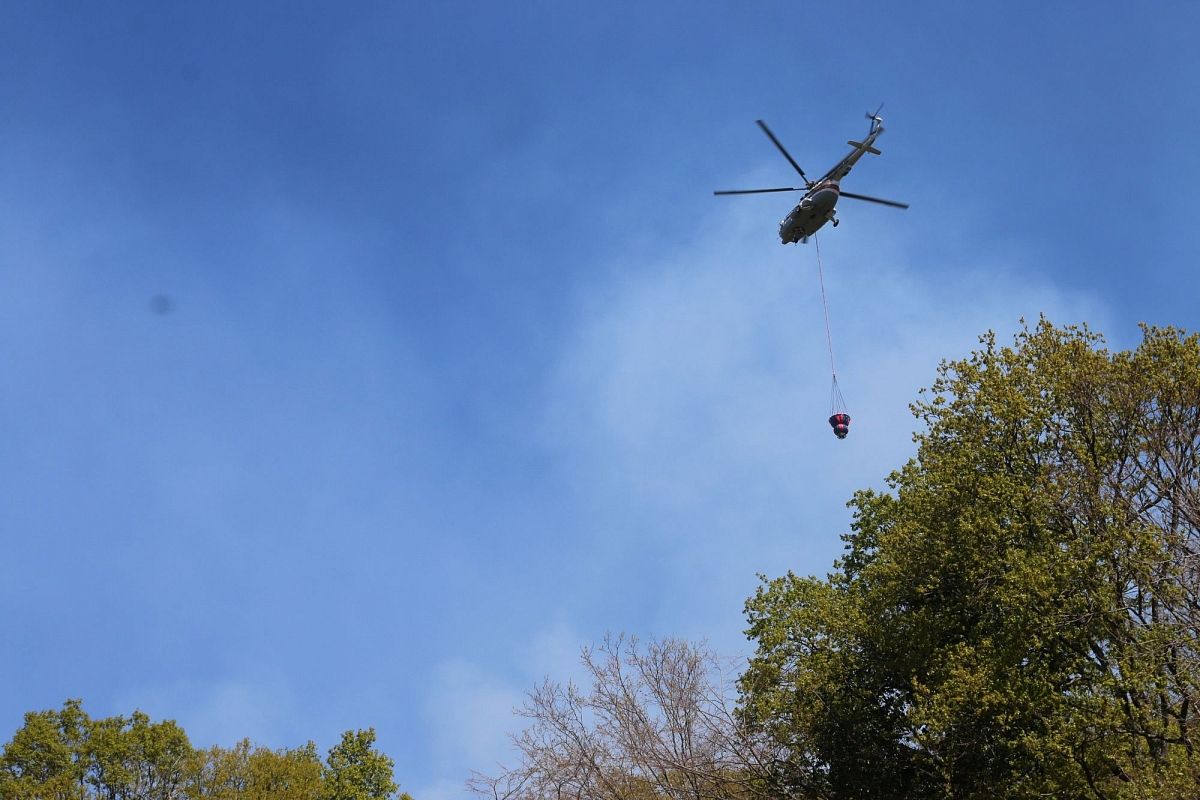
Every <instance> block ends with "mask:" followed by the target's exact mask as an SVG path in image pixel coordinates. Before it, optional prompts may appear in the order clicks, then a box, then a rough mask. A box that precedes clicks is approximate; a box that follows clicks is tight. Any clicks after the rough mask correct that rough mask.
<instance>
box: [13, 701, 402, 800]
mask: <svg viewBox="0 0 1200 800" xmlns="http://www.w3.org/2000/svg"><path fill="white" fill-rule="evenodd" d="M374 745H375V731H374V730H373V729H367V730H359V731H346V732H345V733H344V734H343V735H342V739H341V742H339V743H338V744H337V745H335V746H334V747H332V748H331V749H330V750H329V753H328V757H327V758H326V760H325V762H324V763H322V761H321V758H320V756H319V755H318V754H317V747H316V745H315V744H313V743H312V742H308V743H307V744H305V745H304V746H303V747H297V748H291V749H289V748H284V749H279V750H272V749H269V748H265V747H257V746H254V745H252V744H251V743H250V741H249V740H248V739H244V740H242V741H241V742H238V743H237V744H236V745H234V746H233V747H232V748H228V749H226V748H222V747H211V748H208V749H197V748H194V747H192V745H191V743H190V742H189V740H188V737H187V734H186V733H184V731H183V729H182V728H181V727H179V726H178V725H177V724H176V723H175V722H173V721H170V720H167V721H164V722H151V720H150V718H149V717H148V716H147V715H146V714H144V713H142V712H140V711H135V712H134V713H133V714H132V715H131V716H128V717H124V716H114V717H106V718H103V719H92V718H91V717H90V716H88V714H87V713H86V712H85V711H84V710H83V705H82V703H81V702H80V701H79V700H68V701H67V702H66V703H65V704H64V705H63V707H62V709H61V710H58V711H32V712H29V713H27V714H26V715H25V723H24V725H22V726H21V728H20V729H19V730H18V731H17V732H16V733H15V734H14V735H13V737H12V739H11V740H10V741H9V742H8V743H7V744H5V745H4V749H3V751H0V798H4V800H390V799H391V798H394V797H395V796H396V790H397V786H396V783H395V781H394V779H393V777H392V767H393V763H392V760H391V759H390V758H388V757H387V756H386V755H384V754H383V753H381V752H379V751H378V750H376V749H375V747H374ZM399 800H411V798H409V797H408V795H406V794H403V795H400V798H399Z"/></svg>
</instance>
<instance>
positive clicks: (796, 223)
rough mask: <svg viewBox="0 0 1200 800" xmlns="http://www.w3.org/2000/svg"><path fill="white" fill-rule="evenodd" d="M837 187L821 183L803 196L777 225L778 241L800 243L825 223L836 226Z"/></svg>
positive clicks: (833, 184) (827, 182) (834, 183)
mask: <svg viewBox="0 0 1200 800" xmlns="http://www.w3.org/2000/svg"><path fill="white" fill-rule="evenodd" d="M838 197H839V194H838V185H837V183H836V182H834V181H828V180H827V181H822V182H820V183H818V184H817V185H816V186H814V187H813V188H812V189H811V190H810V191H809V192H808V194H806V195H804V199H803V200H801V201H800V202H799V203H798V204H797V205H796V207H795V208H793V209H792V210H791V213H789V214H788V215H787V216H786V217H784V218H783V222H781V223H779V239H780V241H782V242H783V243H784V244H792V243H794V242H800V241H803V240H805V239H807V238H808V237H809V236H812V235H813V234H814V233H816V232H817V231H819V230H820V229H821V228H822V227H823V226H824V225H825V223H826V222H830V221H832V222H833V224H834V225H835V226H836V225H837V216H836V215H835V213H834V206H836V205H837V201H838Z"/></svg>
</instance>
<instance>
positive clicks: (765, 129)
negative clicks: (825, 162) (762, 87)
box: [755, 119, 810, 183]
mask: <svg viewBox="0 0 1200 800" xmlns="http://www.w3.org/2000/svg"><path fill="white" fill-rule="evenodd" d="M755 122H757V123H758V127H760V128H762V129H763V133H765V134H766V135H767V136H768V138H770V140H771V142H772V144H774V145H775V146H776V147H778V148H779V152H781V153H783V157H784V158H786V159H787V160H788V163H789V164H791V165H792V166H793V167H794V168H795V169H796V172H799V173H800V177H801V178H804V182H805V183H809V182H810V181H809V180H808V176H807V175H805V174H804V170H802V169H800V165H799V164H797V163H796V159H794V158H792V154H791V153H789V152H788V151H787V149H786V148H784V146H783V145H782V144H780V143H779V140H778V139H776V138H775V134H773V133H771V129H770V128H768V127H767V123H765V122H763V121H762V120H761V119H759V120H755Z"/></svg>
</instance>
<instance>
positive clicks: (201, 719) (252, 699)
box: [113, 676, 303, 747]
mask: <svg viewBox="0 0 1200 800" xmlns="http://www.w3.org/2000/svg"><path fill="white" fill-rule="evenodd" d="M113 705H114V707H115V708H117V709H119V710H118V711H117V712H116V713H120V714H128V713H129V709H133V708H137V709H140V710H142V711H144V712H146V713H147V714H149V715H150V717H151V719H153V720H163V719H173V720H176V721H177V722H178V723H179V724H180V725H182V726H183V729H184V730H186V731H187V733H188V738H190V739H191V741H192V744H193V745H195V746H197V747H209V746H211V745H220V746H222V747H230V746H232V745H233V744H234V743H236V742H239V741H241V740H242V739H245V738H249V739H250V740H251V741H252V742H254V743H255V744H257V745H265V746H268V747H298V746H300V745H302V744H303V742H293V741H285V732H286V731H288V730H290V729H291V727H292V726H291V721H292V717H293V716H294V714H295V711H296V701H295V696H294V694H293V692H292V690H291V688H290V687H289V685H288V683H287V681H286V680H284V679H282V677H281V676H274V677H270V678H267V677H257V678H250V677H239V678H229V679H226V680H223V681H220V682H217V683H213V684H203V683H199V682H177V683H171V684H164V685H160V686H150V687H146V686H139V687H137V688H136V689H134V690H131V691H128V692H126V693H125V696H123V697H118V698H117V699H116V702H115V703H114V704H113Z"/></svg>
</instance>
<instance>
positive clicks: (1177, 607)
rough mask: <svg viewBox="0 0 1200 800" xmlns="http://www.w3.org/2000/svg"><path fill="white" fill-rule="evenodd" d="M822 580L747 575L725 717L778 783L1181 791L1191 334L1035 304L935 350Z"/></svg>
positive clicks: (1193, 493)
mask: <svg viewBox="0 0 1200 800" xmlns="http://www.w3.org/2000/svg"><path fill="white" fill-rule="evenodd" d="M912 408H913V411H914V414H915V415H916V417H917V418H918V419H919V421H920V422H921V423H923V430H922V432H920V433H918V434H917V435H916V436H915V441H916V443H917V453H916V455H915V457H913V458H912V459H911V460H910V461H909V462H908V463H907V464H905V465H904V466H903V467H902V468H900V469H899V470H897V471H896V472H894V473H893V474H892V475H891V476H890V478H889V491H886V492H876V491H861V492H858V493H857V494H856V495H855V496H854V498H853V500H852V501H851V503H850V505H851V507H852V509H853V524H852V528H851V532H850V533H849V534H847V535H846V536H845V537H844V538H845V541H846V550H845V554H844V556H843V557H842V558H841V559H840V560H839V561H838V562H837V564H836V565H835V568H834V569H835V571H834V572H833V573H832V574H831V575H829V576H828V577H827V578H825V579H818V578H812V577H809V578H803V577H798V576H796V575H792V574H789V575H786V576H784V577H781V578H777V579H774V580H766V581H764V584H763V585H762V586H761V587H760V589H759V590H758V592H757V593H756V595H755V596H754V597H753V598H751V599H750V600H749V601H748V602H747V607H746V608H747V615H748V620H749V629H748V634H749V636H750V637H751V639H752V640H753V641H754V642H755V643H756V645H757V652H756V654H755V655H754V657H753V659H752V660H751V662H750V665H749V668H748V669H747V671H746V672H745V674H744V675H743V677H742V681H741V689H742V695H743V696H742V707H741V713H742V714H743V717H744V719H745V721H746V723H747V724H748V725H750V726H751V727H752V728H753V729H756V730H758V731H760V732H763V733H765V734H767V735H769V736H770V737H771V738H772V739H773V740H774V741H776V742H777V743H778V744H779V745H780V746H781V747H782V748H783V749H784V750H785V752H786V755H785V756H784V757H783V758H781V759H780V760H779V761H778V762H777V763H776V764H775V765H774V766H773V768H772V778H771V779H772V781H773V782H774V784H775V786H776V787H777V790H778V791H779V792H780V793H781V794H785V795H791V796H799V797H819V798H830V799H831V800H832V799H834V798H851V797H853V798H983V797H988V798H993V797H1001V798H1033V797H1054V798H1096V799H1097V800H1107V799H1108V798H1113V799H1116V798H1133V797H1139V798H1179V799H1180V800H1183V798H1194V797H1196V796H1200V756H1198V755H1197V754H1196V753H1195V749H1194V748H1195V745H1196V743H1197V736H1196V733H1195V731H1194V728H1195V726H1196V713H1195V708H1196V703H1197V700H1200V696H1198V687H1200V664H1198V659H1197V652H1198V651H1197V631H1198V627H1197V622H1198V621H1200V618H1198V614H1200V581H1198V575H1200V573H1198V572H1197V563H1198V562H1197V548H1198V547H1200V341H1198V339H1197V337H1196V336H1195V335H1187V334H1185V333H1184V332H1182V331H1179V330H1175V329H1171V328H1166V329H1160V328H1153V327H1145V328H1144V329H1143V339H1142V342H1141V343H1140V345H1139V346H1138V347H1137V348H1136V349H1134V350H1131V351H1119V352H1112V351H1109V350H1108V349H1106V347H1105V346H1104V342H1103V340H1102V339H1101V338H1100V337H1099V336H1098V335H1096V334H1094V333H1092V332H1091V331H1089V330H1088V329H1086V328H1076V327H1068V328H1057V327H1055V326H1053V325H1051V324H1050V323H1049V322H1047V321H1045V320H1042V321H1040V322H1039V323H1038V324H1037V325H1035V326H1033V327H1031V328H1030V327H1026V328H1025V329H1023V330H1022V331H1021V332H1020V333H1019V334H1018V335H1017V336H1016V337H1015V340H1014V342H1013V344H1012V345H1011V346H1001V345H999V344H997V342H996V338H995V336H994V335H986V336H984V337H983V338H982V339H981V347H980V349H978V350H977V351H976V352H974V353H973V354H972V355H970V356H969V357H968V358H964V359H961V360H956V361H949V362H944V363H943V364H942V365H941V366H940V368H939V371H938V377H937V380H936V381H935V383H934V384H933V386H932V388H931V389H930V390H928V391H926V392H923V393H922V396H921V398H920V399H919V400H918V401H917V402H916V403H914V405H913V407H912Z"/></svg>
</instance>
